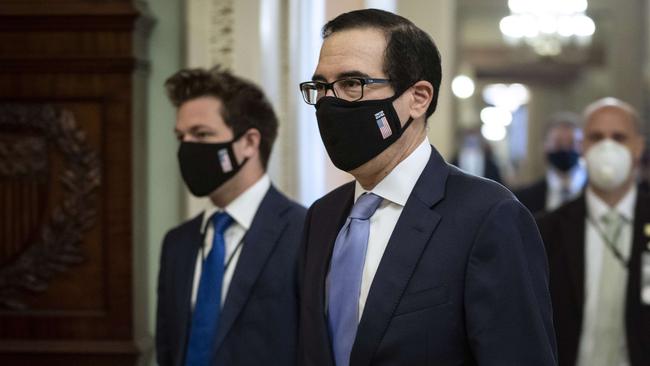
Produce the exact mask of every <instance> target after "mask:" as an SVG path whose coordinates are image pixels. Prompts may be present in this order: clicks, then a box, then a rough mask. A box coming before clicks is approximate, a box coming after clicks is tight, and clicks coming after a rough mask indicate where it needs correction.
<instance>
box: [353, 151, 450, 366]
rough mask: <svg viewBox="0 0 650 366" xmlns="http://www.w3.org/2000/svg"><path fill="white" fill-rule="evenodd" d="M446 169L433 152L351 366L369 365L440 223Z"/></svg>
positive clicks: (391, 245) (377, 282) (371, 301)
mask: <svg viewBox="0 0 650 366" xmlns="http://www.w3.org/2000/svg"><path fill="white" fill-rule="evenodd" d="M448 174H449V168H448V166H447V164H446V163H445V162H444V160H443V159H442V157H441V156H440V155H439V154H438V153H437V151H436V150H435V149H433V151H432V153H431V156H430V158H429V162H428V163H427V165H426V167H425V169H424V171H423V172H422V174H421V175H420V178H419V179H418V181H417V183H416V184H415V187H414V188H413V192H412V193H411V195H410V196H409V199H408V200H407V202H406V205H405V206H404V209H403V211H402V213H401V215H400V217H399V219H398V221H397V224H396V226H395V229H394V230H393V233H392V235H391V237H390V240H389V241H388V246H387V247H386V251H385V252H384V255H383V256H382V259H381V262H380V264H379V268H378V269H377V273H376V274H375V278H374V279H373V282H372V285H371V287H370V293H369V294H368V299H367V301H366V306H365V308H364V309H365V310H364V312H363V315H362V317H361V322H360V323H359V327H358V329H357V337H356V339H355V343H354V346H353V348H352V354H351V356H350V364H351V365H355V366H362V365H369V364H370V363H371V359H372V357H373V355H374V353H375V350H376V349H377V347H378V346H379V343H380V341H381V339H382V337H383V336H384V333H385V332H386V329H387V328H388V324H389V323H390V320H391V318H392V316H393V313H394V311H395V309H396V307H397V305H398V304H399V301H400V299H401V297H402V295H403V294H404V291H405V290H406V287H407V285H408V282H409V280H410V278H411V276H412V274H413V272H414V271H415V268H416V266H417V263H418V260H419V259H420V257H421V255H422V252H423V251H424V249H425V248H426V246H427V243H428V242H429V239H430V238H431V235H432V234H433V232H434V230H435V228H436V227H437V225H438V222H439V221H440V218H441V217H440V215H439V214H438V213H436V212H435V211H433V209H432V207H433V206H434V205H435V204H436V203H437V202H439V201H440V200H441V199H442V198H443V196H444V189H445V183H446V180H447V176H448Z"/></svg>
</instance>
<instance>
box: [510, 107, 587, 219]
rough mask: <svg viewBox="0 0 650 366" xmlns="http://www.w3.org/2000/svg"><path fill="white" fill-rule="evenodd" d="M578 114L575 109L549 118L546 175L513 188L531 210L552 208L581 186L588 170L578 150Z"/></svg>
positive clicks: (578, 191)
mask: <svg viewBox="0 0 650 366" xmlns="http://www.w3.org/2000/svg"><path fill="white" fill-rule="evenodd" d="M579 118H580V117H579V116H578V115H577V114H575V113H571V112H561V113H558V114H556V115H554V116H553V117H552V118H551V120H550V121H549V124H548V126H547V129H546V133H545V136H544V155H545V157H546V164H547V168H546V175H545V176H544V177H543V178H541V179H539V180H538V181H536V182H534V183H532V184H531V185H529V186H526V187H523V188H521V189H518V190H515V191H514V193H515V195H516V196H517V198H518V199H519V201H521V203H523V204H524V205H525V206H526V207H528V209H529V210H530V212H532V213H538V212H541V211H552V210H554V209H556V208H557V207H559V206H560V205H562V204H563V203H564V202H566V201H568V200H571V199H573V198H575V197H577V196H578V195H579V194H580V192H581V191H582V189H583V188H584V185H585V182H586V179H587V174H586V170H585V167H584V165H583V164H582V162H581V161H580V153H579V152H578V149H579V147H580V143H581V141H582V131H581V130H580V127H579V125H578V121H579Z"/></svg>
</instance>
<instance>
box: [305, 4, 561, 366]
mask: <svg viewBox="0 0 650 366" xmlns="http://www.w3.org/2000/svg"><path fill="white" fill-rule="evenodd" d="M323 38H324V41H323V45H322V47H321V52H320V58H319V61H318V65H317V67H316V70H315V72H314V75H313V77H312V80H311V81H306V82H304V83H301V85H300V89H301V91H302V94H303V98H304V100H305V102H307V103H308V104H312V105H314V106H315V109H316V119H317V121H318V127H319V129H320V134H321V138H322V140H323V143H324V145H325V148H326V150H327V153H328V154H329V156H330V158H331V159H332V162H333V163H334V165H336V167H338V168H339V169H341V170H344V171H347V172H350V173H351V174H352V175H353V176H354V178H355V181H353V182H350V183H348V184H345V185H343V186H341V187H339V188H337V189H335V190H334V191H332V192H331V193H329V194H327V195H326V196H325V197H323V198H321V199H319V200H318V201H316V202H315V203H314V204H313V205H312V206H311V208H310V209H309V211H308V213H307V220H306V223H305V233H304V239H303V244H302V251H303V254H302V255H301V265H300V267H299V268H300V270H301V273H302V274H301V275H300V276H299V278H300V280H301V286H300V289H301V291H300V299H301V304H300V333H299V347H298V362H299V364H301V365H305V366H321V365H322V366H326V365H327V366H333V365H336V366H347V365H351V366H361V365H364V366H366V365H374V366H379V365H411V366H417V365H458V366H461V365H466V366H470V365H527V366H552V365H555V364H556V351H555V334H554V331H553V324H552V311H551V303H550V301H551V300H550V295H549V292H548V278H547V271H548V267H547V263H546V255H545V253H544V247H543V244H542V241H541V238H540V237H539V233H538V231H537V227H536V226H535V221H534V220H533V217H532V216H531V215H530V213H529V212H528V210H527V209H526V208H525V207H524V206H523V205H522V204H521V203H520V202H519V201H517V200H516V199H515V197H514V196H513V195H512V193H511V192H510V191H508V190H507V189H505V188H504V187H502V186H501V185H499V184H497V183H495V182H493V181H490V180H486V179H482V178H479V177H476V176H472V175H469V174H466V173H463V172H462V171H460V170H459V169H458V168H455V167H453V166H451V165H448V164H447V163H446V162H445V161H444V160H443V158H442V157H441V156H440V154H438V152H437V151H436V149H435V148H433V147H432V146H431V144H430V143H429V140H428V138H427V127H426V119H427V117H429V116H431V115H432V114H433V112H434V111H435V109H436V103H437V98H438V93H439V92H440V90H441V89H440V80H441V77H442V75H441V62H440V54H439V53H438V49H437V48H436V46H435V44H434V43H433V41H432V39H431V38H430V37H429V35H428V34H426V33H425V32H424V31H422V30H421V29H420V28H418V27H416V26H415V25H414V24H413V23H412V22H410V21H409V20H407V19H405V18H403V17H401V16H398V15H395V14H392V13H389V12H385V11H382V10H376V9H369V10H358V11H353V12H349V13H345V14H342V15H339V16H338V17H336V18H335V19H334V20H331V21H330V22H328V23H327V24H326V25H325V27H324V28H323Z"/></svg>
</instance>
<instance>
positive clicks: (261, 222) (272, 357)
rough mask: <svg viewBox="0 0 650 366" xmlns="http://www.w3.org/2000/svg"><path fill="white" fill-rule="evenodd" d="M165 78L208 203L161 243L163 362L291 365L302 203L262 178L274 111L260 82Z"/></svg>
mask: <svg viewBox="0 0 650 366" xmlns="http://www.w3.org/2000/svg"><path fill="white" fill-rule="evenodd" d="M165 85H166V87H167V92H168V95H169V97H170V99H171V101H172V102H173V103H174V105H175V106H176V107H177V108H178V113H177V120H176V129H175V132H176V135H177V136H178V140H179V141H180V148H179V151H178V158H179V163H180V168H181V173H182V176H183V179H184V180H185V183H186V184H187V186H188V188H189V189H190V191H191V192H192V193H193V194H194V195H196V196H206V195H207V196H209V198H210V207H209V208H207V209H206V210H205V211H204V212H203V213H201V214H200V215H198V216H197V217H195V218H193V219H191V220H189V221H186V222H185V223H183V224H181V225H180V226H178V227H176V228H174V229H172V230H171V231H169V232H168V233H167V235H166V236H165V239H164V242H163V248H162V255H161V261H160V275H159V280H158V310H157V329H156V348H157V349H156V353H157V359H158V364H159V365H161V366H181V365H187V366H189V365H237V366H242V365H251V366H253V365H255V366H258V365H278V366H286V365H289V366H291V365H294V364H295V352H296V336H297V329H298V328H297V327H298V322H297V320H298V319H297V314H298V308H297V307H298V302H297V279H296V274H297V268H296V263H297V261H296V260H297V253H298V247H299V243H300V233H301V231H302V225H303V222H304V215H305V209H304V208H303V207H301V206H299V205H298V204H296V203H294V202H292V201H290V200H289V199H288V198H287V197H285V196H284V195H282V194H281V193H280V192H278V191H277V190H276V189H275V188H274V187H273V185H272V184H271V181H270V179H269V177H268V176H267V175H266V167H267V162H268V159H269V155H270V153H271V148H272V146H273V141H274V140H275V137H276V135H277V127H278V122H277V119H276V116H275V113H274V112H273V109H272V107H271V105H270V103H269V102H268V100H267V99H266V98H265V97H264V94H263V93H262V91H261V90H260V89H259V88H258V87H257V86H255V85H253V84H252V83H250V82H248V81H245V80H242V79H240V78H238V77H236V76H234V75H232V74H230V73H229V72H225V71H220V70H219V69H218V68H214V69H211V70H208V71H206V70H203V69H190V70H181V71H179V72H178V73H176V74H175V75H173V76H172V77H170V78H169V79H168V80H167V82H166V84H165Z"/></svg>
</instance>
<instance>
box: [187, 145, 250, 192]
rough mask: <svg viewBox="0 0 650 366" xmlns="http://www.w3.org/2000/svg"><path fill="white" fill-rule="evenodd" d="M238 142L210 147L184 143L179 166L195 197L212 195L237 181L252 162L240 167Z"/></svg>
mask: <svg viewBox="0 0 650 366" xmlns="http://www.w3.org/2000/svg"><path fill="white" fill-rule="evenodd" d="M240 137H241V136H240ZM238 139H239V137H237V138H235V139H233V140H232V141H229V142H222V143H208V144H206V143H198V142H181V146H180V147H179V148H178V162H179V164H180V166H181V175H182V176H183V180H184V181H185V184H186V185H187V188H189V190H190V192H192V194H193V195H195V196H197V197H203V196H207V195H209V194H210V193H212V192H213V191H214V190H215V189H217V188H219V187H220V186H221V185H222V184H224V183H225V182H226V181H227V180H228V179H230V178H232V177H234V176H235V174H237V172H238V171H239V170H240V169H241V167H242V166H243V165H244V164H245V163H246V161H247V160H248V159H246V160H244V161H243V162H242V163H241V164H238V163H237V159H236V158H235V152H234V151H233V149H232V145H233V143H234V142H235V141H237V140H238Z"/></svg>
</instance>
